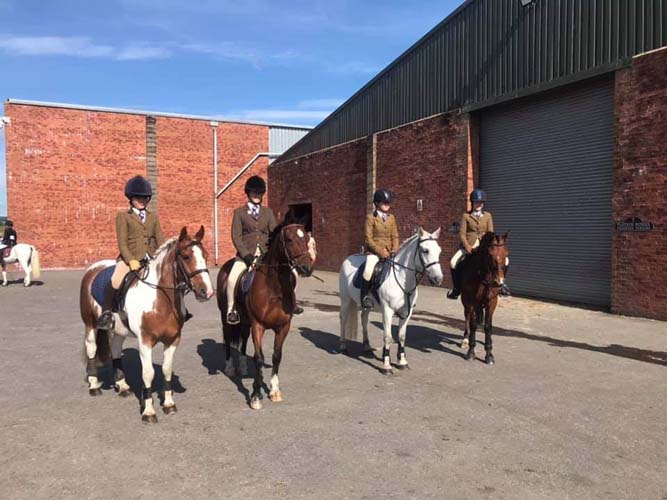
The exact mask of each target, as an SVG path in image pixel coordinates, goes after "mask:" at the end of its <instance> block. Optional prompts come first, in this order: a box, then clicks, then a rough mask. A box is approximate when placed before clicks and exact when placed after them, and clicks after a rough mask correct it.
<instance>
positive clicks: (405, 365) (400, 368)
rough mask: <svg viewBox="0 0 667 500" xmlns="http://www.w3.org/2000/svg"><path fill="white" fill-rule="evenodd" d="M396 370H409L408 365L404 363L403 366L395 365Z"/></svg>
mask: <svg viewBox="0 0 667 500" xmlns="http://www.w3.org/2000/svg"><path fill="white" fill-rule="evenodd" d="M396 368H398V369H399V370H409V369H410V365H409V364H407V363H405V364H404V365H401V364H398V365H396Z"/></svg>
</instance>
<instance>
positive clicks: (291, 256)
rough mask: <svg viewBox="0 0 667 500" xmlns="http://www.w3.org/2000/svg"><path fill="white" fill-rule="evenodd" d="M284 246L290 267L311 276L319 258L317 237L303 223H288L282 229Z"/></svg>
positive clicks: (302, 274)
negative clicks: (307, 230) (316, 245)
mask: <svg viewBox="0 0 667 500" xmlns="http://www.w3.org/2000/svg"><path fill="white" fill-rule="evenodd" d="M280 239H281V240H282V248H283V253H284V254H285V257H286V258H287V261H288V263H289V265H290V267H292V268H294V269H296V271H297V272H298V273H299V275H300V276H310V275H311V274H312V273H313V266H314V265H315V259H316V258H317V250H316V247H315V239H314V238H313V237H312V236H311V235H310V234H309V233H307V232H306V228H305V226H303V225H302V224H287V225H286V226H283V227H282V228H281V229H280Z"/></svg>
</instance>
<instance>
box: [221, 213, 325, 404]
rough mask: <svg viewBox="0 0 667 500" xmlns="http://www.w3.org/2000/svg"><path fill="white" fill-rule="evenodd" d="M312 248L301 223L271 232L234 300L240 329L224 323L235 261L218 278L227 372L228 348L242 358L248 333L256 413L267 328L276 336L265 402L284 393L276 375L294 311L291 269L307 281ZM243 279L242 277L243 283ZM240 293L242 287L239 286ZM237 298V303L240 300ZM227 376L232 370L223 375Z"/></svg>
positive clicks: (279, 398)
mask: <svg viewBox="0 0 667 500" xmlns="http://www.w3.org/2000/svg"><path fill="white" fill-rule="evenodd" d="M315 257H316V255H315V250H314V245H313V244H311V236H310V235H309V234H308V233H307V232H306V230H305V227H304V226H303V225H302V224H290V223H288V222H283V223H282V224H281V225H279V226H278V227H276V229H275V230H274V231H273V232H272V233H271V236H270V241H269V250H268V252H267V253H266V255H265V256H264V258H263V259H262V260H261V261H260V262H259V263H258V264H257V266H256V268H255V276H254V278H253V281H252V284H251V285H250V288H249V290H248V292H247V294H246V296H245V299H243V298H242V297H239V296H238V295H237V304H238V309H239V316H240V317H241V322H240V324H238V325H229V324H227V314H226V312H227V295H226V293H225V288H226V287H227V278H228V276H229V271H230V270H231V268H232V264H233V263H234V260H233V259H231V260H229V261H227V262H226V263H225V264H224V265H223V266H222V268H221V269H220V273H219V274H218V282H217V296H218V308H219V309H220V315H221V317H222V332H223V337H224V340H225V352H226V356H225V357H226V360H227V364H228V367H229V363H230V361H229V359H230V355H231V349H232V348H234V349H236V350H237V351H238V349H239V346H241V354H242V355H245V347H246V344H247V342H248V337H249V336H250V333H251V331H252V342H253V345H254V347H255V355H254V357H253V359H254V361H255V380H254V383H253V391H252V395H251V396H250V407H251V408H252V409H254V410H259V409H261V408H262V387H263V385H264V381H263V378H262V369H263V367H264V352H263V350H262V341H263V339H264V332H265V330H267V329H271V330H273V331H274V332H275V338H274V341H273V360H272V362H273V366H272V371H271V387H270V390H269V398H270V399H271V401H273V402H279V401H282V399H283V398H282V393H281V392H280V385H279V383H280V382H279V380H278V370H279V369H280V362H281V360H282V355H283V343H284V342H285V338H286V337H287V334H288V332H289V329H290V325H291V323H292V313H293V311H294V307H295V306H296V295H295V293H294V289H295V286H296V277H295V276H294V274H293V270H295V271H296V272H297V273H298V274H299V275H300V276H310V275H311V274H312V272H313V265H314V263H315ZM245 277H246V275H245V274H244V275H242V276H241V278H240V280H239V281H240V282H243V280H244V279H245ZM239 288H240V287H239ZM239 299H241V300H239ZM237 355H238V354H237ZM227 373H230V371H227Z"/></svg>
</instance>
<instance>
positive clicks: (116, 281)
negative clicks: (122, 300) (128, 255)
mask: <svg viewBox="0 0 667 500" xmlns="http://www.w3.org/2000/svg"><path fill="white" fill-rule="evenodd" d="M129 272H130V266H128V265H127V264H126V263H125V261H124V260H119V261H118V262H116V269H114V271H113V274H112V275H111V286H112V287H113V289H114V290H118V289H119V288H120V285H122V284H123V279H124V278H125V276H127V273H129Z"/></svg>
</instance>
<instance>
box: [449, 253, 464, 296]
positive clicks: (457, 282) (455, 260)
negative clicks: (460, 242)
mask: <svg viewBox="0 0 667 500" xmlns="http://www.w3.org/2000/svg"><path fill="white" fill-rule="evenodd" d="M463 255H464V250H463V249H462V248H460V249H459V250H458V251H457V252H456V253H455V254H454V256H453V257H452V260H450V261H449V267H450V269H451V271H452V289H451V290H450V291H449V293H448V294H447V298H448V299H457V298H458V297H459V295H461V270H460V268H459V264H460V263H461V260H463Z"/></svg>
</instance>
